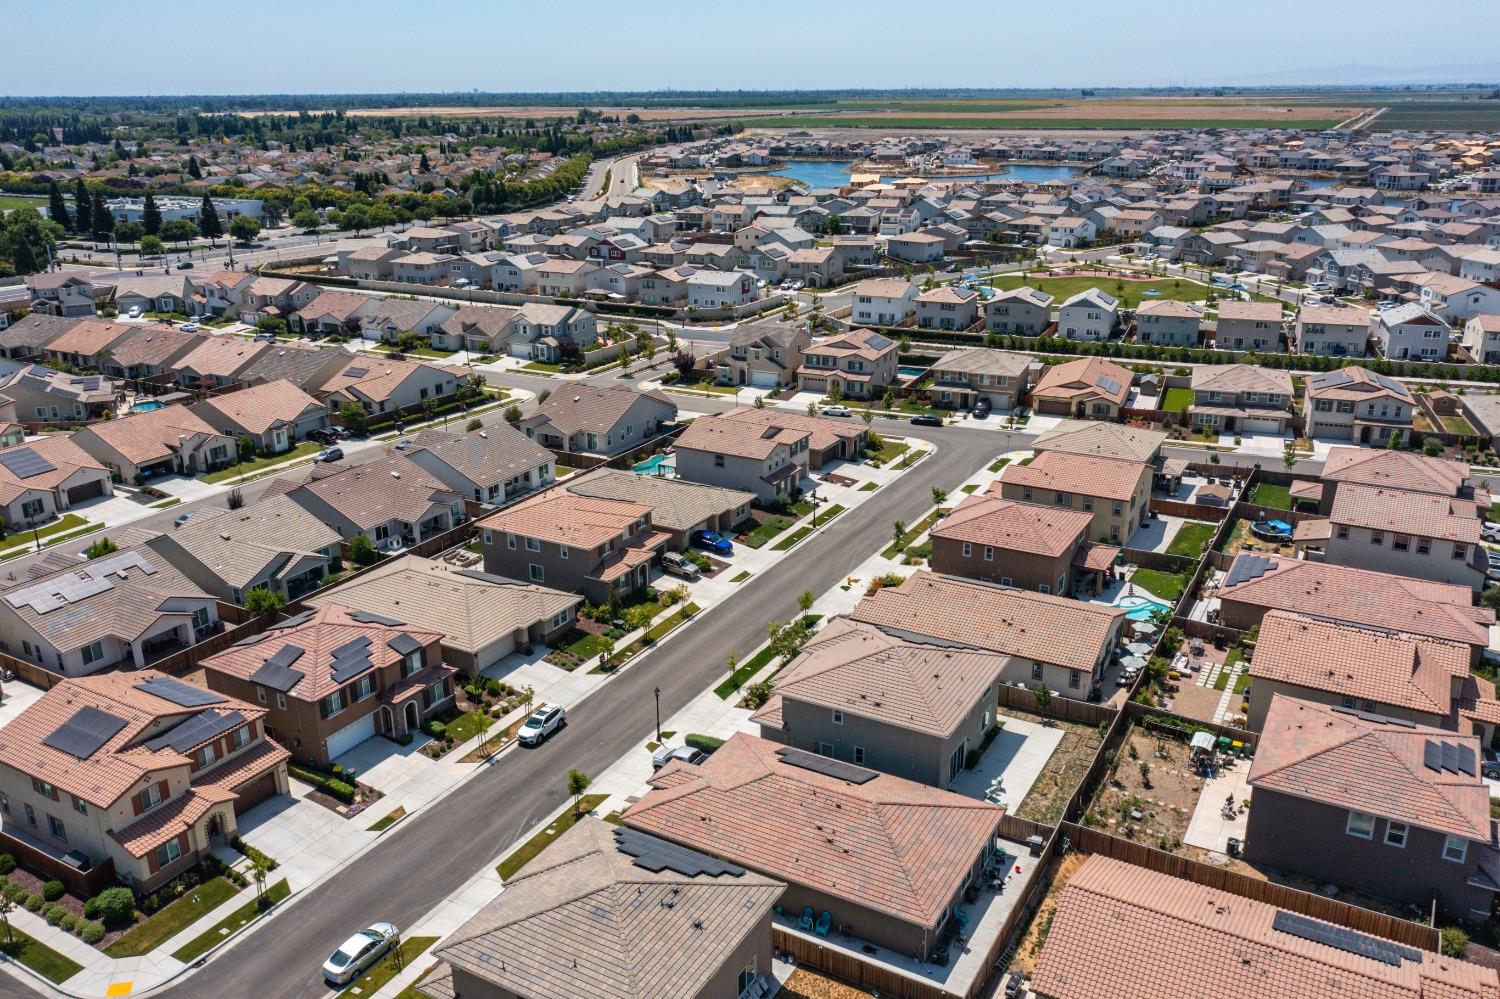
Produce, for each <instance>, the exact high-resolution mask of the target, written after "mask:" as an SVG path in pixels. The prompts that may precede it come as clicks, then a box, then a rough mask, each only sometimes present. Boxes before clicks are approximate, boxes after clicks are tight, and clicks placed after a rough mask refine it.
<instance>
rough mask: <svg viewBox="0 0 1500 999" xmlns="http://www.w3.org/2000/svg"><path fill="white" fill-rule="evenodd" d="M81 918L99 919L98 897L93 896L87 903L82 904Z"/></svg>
mask: <svg viewBox="0 0 1500 999" xmlns="http://www.w3.org/2000/svg"><path fill="white" fill-rule="evenodd" d="M83 918H84V919H98V918H99V896H98V895H95V896H94V897H93V898H91V899H89V900H88V901H87V902H85V903H83Z"/></svg>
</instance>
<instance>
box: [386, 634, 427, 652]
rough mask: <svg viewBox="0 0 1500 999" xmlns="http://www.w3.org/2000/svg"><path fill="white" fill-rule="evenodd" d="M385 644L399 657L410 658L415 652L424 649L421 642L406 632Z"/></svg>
mask: <svg viewBox="0 0 1500 999" xmlns="http://www.w3.org/2000/svg"><path fill="white" fill-rule="evenodd" d="M385 644H386V645H389V646H390V647H391V649H392V650H394V651H395V653H396V654H397V655H398V656H409V655H411V654H412V653H413V652H419V651H421V648H422V643H421V642H419V641H417V640H416V639H415V638H412V637H411V636H410V635H408V634H406V632H404V631H403V632H402V633H401V634H399V635H397V636H396V637H395V638H393V639H391V640H390V641H389V642H386V643H385Z"/></svg>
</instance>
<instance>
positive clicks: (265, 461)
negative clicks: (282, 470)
mask: <svg viewBox="0 0 1500 999" xmlns="http://www.w3.org/2000/svg"><path fill="white" fill-rule="evenodd" d="M321 450H323V445H322V444H319V443H318V442H317V441H303V442H302V443H300V444H298V445H297V446H296V447H293V448H292V449H291V450H289V451H283V452H281V453H280V454H276V455H272V456H271V457H269V458H256V459H255V460H254V461H246V462H241V463H240V464H238V465H230V466H229V467H228V468H221V469H219V470H218V471H217V472H209V473H207V474H206V475H200V476H199V477H198V478H199V481H201V482H225V481H227V480H229V479H235V478H238V477H239V476H241V475H254V474H255V473H256V472H258V471H260V470H261V469H263V468H270V467H271V466H272V465H280V464H281V463H282V462H286V461H295V460H296V459H298V458H307V457H310V456H312V455H315V454H317V453H318V452H319V451H321Z"/></svg>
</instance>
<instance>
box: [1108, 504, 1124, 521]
mask: <svg viewBox="0 0 1500 999" xmlns="http://www.w3.org/2000/svg"><path fill="white" fill-rule="evenodd" d="M1124 509H1125V508H1124V507H1123V506H1121V505H1120V504H1119V502H1115V503H1113V504H1111V506H1110V510H1109V513H1110V516H1112V517H1118V516H1119V515H1120V514H1121V513H1123V512H1124Z"/></svg>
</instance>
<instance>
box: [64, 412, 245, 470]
mask: <svg viewBox="0 0 1500 999" xmlns="http://www.w3.org/2000/svg"><path fill="white" fill-rule="evenodd" d="M81 433H84V434H87V435H91V436H93V437H97V438H98V439H99V440H100V441H102V442H103V443H104V444H105V445H107V446H108V447H109V449H111V450H113V451H114V452H115V453H117V454H119V455H120V456H121V457H123V458H124V459H125V460H126V461H128V462H130V464H132V465H147V464H150V463H152V462H155V461H161V460H162V459H165V458H170V457H172V456H173V455H174V454H176V453H177V449H178V447H179V446H180V441H181V438H182V437H184V436H186V437H189V438H193V437H197V436H199V435H203V436H208V437H219V438H223V437H224V435H223V434H220V433H219V432H218V431H217V430H215V429H214V428H213V427H211V426H209V425H208V424H207V423H205V422H204V420H203V418H202V417H201V416H199V415H197V414H196V413H194V412H193V411H192V410H190V409H188V407H186V406H183V405H180V404H179V405H173V406H163V407H162V408H161V409H153V410H149V411H147V412H144V413H131V414H129V415H127V416H122V417H119V418H118V419H114V420H104V421H101V422H99V423H91V424H89V426H88V427H87V429H85V430H83V431H81ZM228 443H230V444H231V445H232V444H233V442H232V441H230V442H228Z"/></svg>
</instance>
